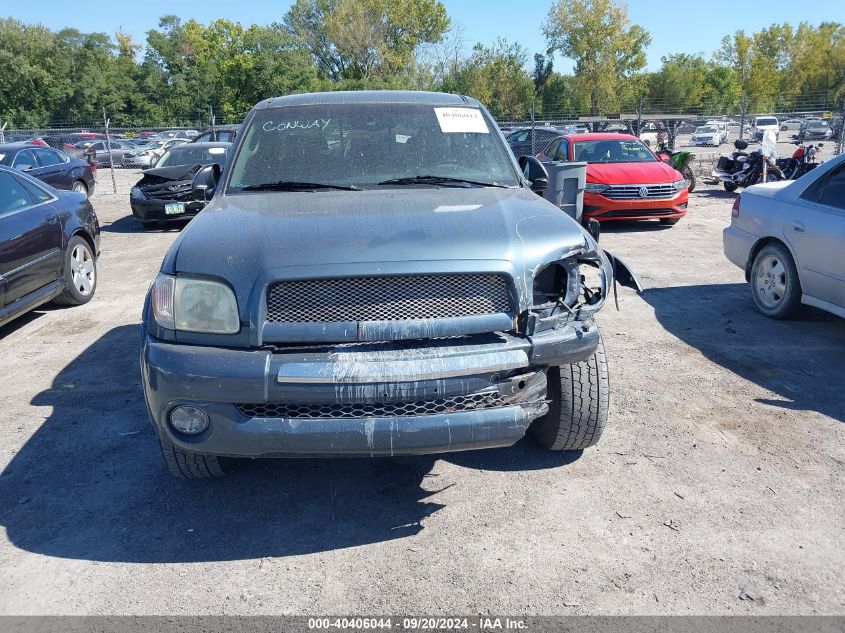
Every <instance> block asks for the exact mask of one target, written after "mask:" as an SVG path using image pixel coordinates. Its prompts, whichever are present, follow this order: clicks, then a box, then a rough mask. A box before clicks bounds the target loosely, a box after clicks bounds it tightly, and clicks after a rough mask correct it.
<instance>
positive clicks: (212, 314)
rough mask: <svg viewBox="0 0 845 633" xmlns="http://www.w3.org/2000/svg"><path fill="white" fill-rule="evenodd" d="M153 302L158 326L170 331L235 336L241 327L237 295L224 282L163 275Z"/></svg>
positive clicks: (156, 288) (155, 287)
mask: <svg viewBox="0 0 845 633" xmlns="http://www.w3.org/2000/svg"><path fill="white" fill-rule="evenodd" d="M151 303H152V312H153V317H154V318H155V320H156V323H158V324H159V325H160V326H161V327H163V328H165V329H168V330H179V331H182V332H202V333H206V334H235V333H237V332H238V331H239V330H240V328H241V322H240V317H239V316H238V302H237V299H235V293H234V292H232V289H231V288H230V287H229V286H228V285H227V284H226V283H224V282H222V281H217V280H214V279H208V278H206V277H195V276H192V275H177V276H176V277H173V276H171V275H165V274H164V273H160V274H159V275H158V277H156V280H155V282H153V288H152V301H151Z"/></svg>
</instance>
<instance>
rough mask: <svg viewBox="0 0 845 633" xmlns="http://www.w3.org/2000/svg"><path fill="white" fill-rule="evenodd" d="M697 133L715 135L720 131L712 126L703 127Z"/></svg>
mask: <svg viewBox="0 0 845 633" xmlns="http://www.w3.org/2000/svg"><path fill="white" fill-rule="evenodd" d="M695 131H696V133H697V134H715V133H716V132H717V131H718V130H716V128H715V127H712V126H710V125H703V126H701V127H700V128H696V130H695Z"/></svg>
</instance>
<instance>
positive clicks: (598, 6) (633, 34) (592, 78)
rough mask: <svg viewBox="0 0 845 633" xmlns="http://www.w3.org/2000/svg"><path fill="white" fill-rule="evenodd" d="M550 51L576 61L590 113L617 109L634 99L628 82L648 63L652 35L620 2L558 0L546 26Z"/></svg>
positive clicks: (576, 75)
mask: <svg viewBox="0 0 845 633" xmlns="http://www.w3.org/2000/svg"><path fill="white" fill-rule="evenodd" d="M543 33H544V34H545V36H546V40H547V42H548V46H549V50H550V51H557V52H560V53H561V54H562V55H563V56H565V57H568V58H570V59H573V60H574V61H575V77H576V78H577V80H578V81H577V83H578V89H579V90H580V91H583V92H584V93H585V94H587V95H589V103H590V110H591V111H592V112H593V113H599V112H600V111H601V110H608V109H617V108H618V107H619V106H620V104H621V103H622V102H623V101H625V99H626V98H628V97H630V94H628V93H629V92H630V91H629V90H627V86H626V84H627V83H628V81H629V80H630V79H631V77H632V75H634V73H636V72H637V71H639V70H642V69H643V68H644V67H645V65H646V57H645V48H646V46H648V45H649V44H650V43H651V36H650V35H649V34H648V32H647V31H646V30H645V29H643V28H642V27H641V26H639V25H638V24H632V23H631V21H630V19H629V18H628V10H627V7H625V5H623V4H620V3H618V2H616V1H615V0H557V1H556V2H554V3H553V4H552V7H551V9H549V13H548V16H547V18H546V22H545V25H544V27H543Z"/></svg>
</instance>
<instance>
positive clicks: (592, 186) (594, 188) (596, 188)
mask: <svg viewBox="0 0 845 633" xmlns="http://www.w3.org/2000/svg"><path fill="white" fill-rule="evenodd" d="M609 186H610V185H605V184H602V183H600V182H588V183H587V186H586V187H584V191H586V192H587V193H602V192H604V191H607V190H608V188H609Z"/></svg>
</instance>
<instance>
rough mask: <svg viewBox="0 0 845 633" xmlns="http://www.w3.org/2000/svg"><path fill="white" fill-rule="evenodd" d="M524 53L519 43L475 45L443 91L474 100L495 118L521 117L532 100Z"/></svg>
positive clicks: (532, 92) (531, 82) (532, 86)
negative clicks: (483, 105)
mask: <svg viewBox="0 0 845 633" xmlns="http://www.w3.org/2000/svg"><path fill="white" fill-rule="evenodd" d="M526 60H527V53H526V52H525V49H523V48H522V47H521V46H520V45H519V44H516V43H513V44H512V43H509V42H508V41H507V40H504V39H502V38H499V39H497V40H496V42H495V43H494V44H493V46H489V47H488V46H484V45H483V44H476V45H475V46H474V47H473V49H472V55H471V56H470V58H469V59H468V60H466V62H464V63H463V64H462V65H461V67H460V69H459V70H458V72H457V73H456V74H455V75H454V76H452V77H449V78H447V79H446V81H444V85H443V88H444V89H445V90H447V91H448V92H457V93H460V94H466V95H469V96H471V97H475V98H476V99H478V100H479V101H481V102H482V103H483V104H485V105H486V106H487V108H488V109H489V110H490V113H491V114H492V115H493V116H494V117H496V118H515V117H519V118H522V117H525V116H526V114H527V113H528V112H529V110H530V107H531V104H532V102H533V101H534V82H533V80H532V78H531V76H530V75H529V74H528V72H527V71H526V70H525V63H526Z"/></svg>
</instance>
